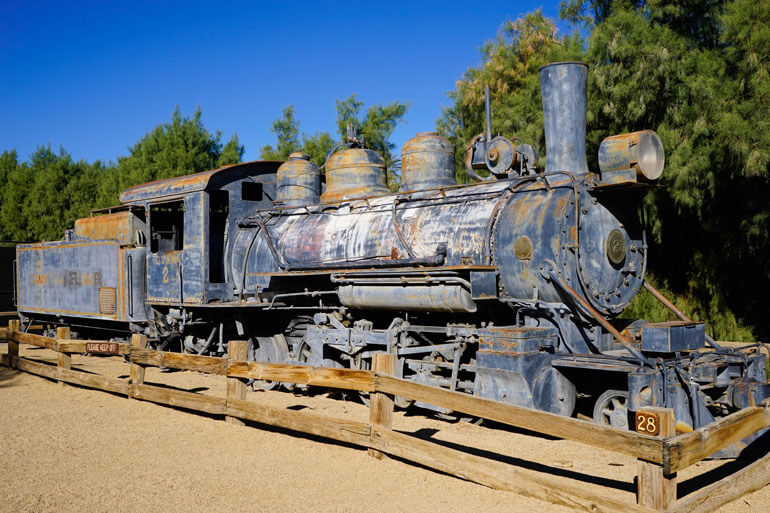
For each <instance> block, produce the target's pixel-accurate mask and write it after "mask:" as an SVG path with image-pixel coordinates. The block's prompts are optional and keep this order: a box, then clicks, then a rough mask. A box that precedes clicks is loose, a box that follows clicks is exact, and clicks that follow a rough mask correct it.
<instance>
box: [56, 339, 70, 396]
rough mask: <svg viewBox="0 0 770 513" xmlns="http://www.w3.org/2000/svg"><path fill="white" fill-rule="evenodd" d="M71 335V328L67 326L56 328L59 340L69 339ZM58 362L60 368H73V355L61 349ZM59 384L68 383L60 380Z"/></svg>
mask: <svg viewBox="0 0 770 513" xmlns="http://www.w3.org/2000/svg"><path fill="white" fill-rule="evenodd" d="M70 337H71V335H70V329H69V328H68V327H67V326H59V327H58V328H56V338H57V339H59V340H62V339H63V340H69V339H70ZM56 364H57V366H58V367H59V369H67V370H69V369H71V368H72V356H70V355H69V354H68V353H62V352H61V351H59V352H57V353H56ZM59 386H61V387H65V386H67V384H66V383H65V382H64V381H62V380H59Z"/></svg>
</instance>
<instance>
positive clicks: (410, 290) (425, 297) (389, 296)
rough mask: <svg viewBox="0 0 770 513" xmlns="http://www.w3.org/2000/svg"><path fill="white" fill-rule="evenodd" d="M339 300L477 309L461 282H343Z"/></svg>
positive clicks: (386, 306) (382, 306) (381, 306)
mask: <svg viewBox="0 0 770 513" xmlns="http://www.w3.org/2000/svg"><path fill="white" fill-rule="evenodd" d="M337 294H338V295H339V298H340V302H341V303H342V304H343V305H346V306H350V307H353V308H365V309H378V310H403V309H404V308H408V309H411V310H417V311H423V312H471V313H472V312H475V311H476V309H477V307H476V304H475V303H474V302H473V300H472V299H471V294H470V291H468V290H467V289H465V288H463V287H461V286H459V285H441V284H435V285H409V286H403V285H396V286H393V285H343V286H341V287H339V288H338V289H337Z"/></svg>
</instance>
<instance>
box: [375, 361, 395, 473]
mask: <svg viewBox="0 0 770 513" xmlns="http://www.w3.org/2000/svg"><path fill="white" fill-rule="evenodd" d="M372 370H373V371H375V372H381V373H383V374H390V375H394V374H395V373H396V355H395V354H388V353H375V354H373V355H372ZM369 423H370V424H371V425H373V426H378V427H380V428H382V429H393V398H392V397H390V396H389V395H387V394H384V393H382V392H373V393H372V394H371V395H370V397H369ZM368 453H369V456H371V457H373V458H377V459H382V458H383V456H384V454H383V453H382V452H380V451H378V450H377V449H372V448H369V450H368Z"/></svg>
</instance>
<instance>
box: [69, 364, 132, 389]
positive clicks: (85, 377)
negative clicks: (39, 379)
mask: <svg viewBox="0 0 770 513" xmlns="http://www.w3.org/2000/svg"><path fill="white" fill-rule="evenodd" d="M58 378H59V380H60V381H66V382H67V383H72V384H76V385H82V386H84V387H88V388H98V389H99V390H105V391H107V392H114V393H116V394H123V395H128V382H126V381H123V380H120V379H118V378H108V377H107V376H100V375H98V374H88V373H86V372H79V371H74V370H67V369H59V373H58Z"/></svg>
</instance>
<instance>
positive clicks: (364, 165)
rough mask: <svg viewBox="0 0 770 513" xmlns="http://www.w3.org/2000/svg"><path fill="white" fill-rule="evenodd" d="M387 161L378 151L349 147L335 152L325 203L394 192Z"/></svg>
mask: <svg viewBox="0 0 770 513" xmlns="http://www.w3.org/2000/svg"><path fill="white" fill-rule="evenodd" d="M390 192H391V191H390V189H388V186H387V179H386V170H385V161H384V160H382V157H380V156H379V155H378V154H377V152H374V151H372V150H367V149H363V148H349V149H347V150H342V151H340V152H337V153H335V154H334V155H332V156H331V157H329V160H328V161H327V163H326V191H325V192H324V193H323V194H321V203H335V202H338V201H342V200H346V199H352V198H361V197H364V196H378V195H383V194H390Z"/></svg>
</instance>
